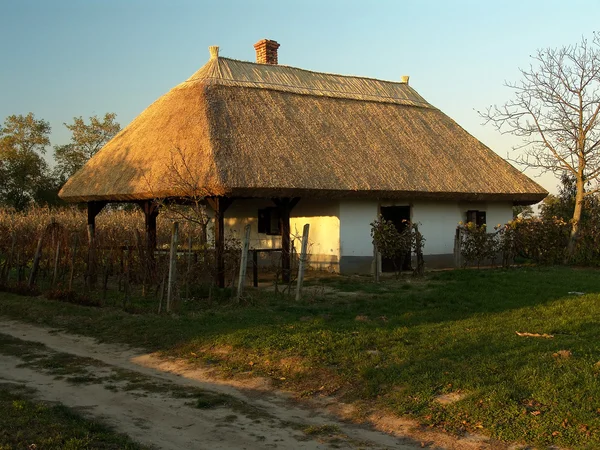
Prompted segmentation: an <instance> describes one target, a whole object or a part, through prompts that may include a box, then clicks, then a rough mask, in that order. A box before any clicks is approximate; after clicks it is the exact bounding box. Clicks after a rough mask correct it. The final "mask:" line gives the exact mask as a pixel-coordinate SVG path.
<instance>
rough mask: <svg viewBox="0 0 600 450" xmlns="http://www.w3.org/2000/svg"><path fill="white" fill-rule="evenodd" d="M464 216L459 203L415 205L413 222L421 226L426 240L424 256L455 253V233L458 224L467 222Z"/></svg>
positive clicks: (417, 203) (420, 229)
mask: <svg viewBox="0 0 600 450" xmlns="http://www.w3.org/2000/svg"><path fill="white" fill-rule="evenodd" d="M466 211H467V210H466V209H465V212H466ZM463 214H464V212H462V211H461V209H460V208H459V205H458V204H457V203H450V202H415V203H414V204H413V208H412V221H413V223H418V224H419V231H420V232H421V234H422V235H423V237H424V238H425V246H424V248H423V254H424V255H441V254H446V253H452V252H453V251H454V233H455V230H456V227H457V226H458V222H460V221H461V220H465V219H464V218H463Z"/></svg>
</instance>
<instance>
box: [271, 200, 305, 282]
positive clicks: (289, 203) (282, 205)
mask: <svg viewBox="0 0 600 450" xmlns="http://www.w3.org/2000/svg"><path fill="white" fill-rule="evenodd" d="M299 201H300V197H293V198H290V197H283V198H274V199H273V203H275V206H277V210H278V211H279V221H280V224H281V280H282V281H283V282H284V283H289V282H290V212H291V211H292V209H293V208H294V206H296V205H297V204H298V202H299Z"/></svg>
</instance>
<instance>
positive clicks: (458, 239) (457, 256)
mask: <svg viewBox="0 0 600 450" xmlns="http://www.w3.org/2000/svg"><path fill="white" fill-rule="evenodd" d="M462 241H463V236H462V229H461V228H460V227H456V233H455V234H454V267H455V268H457V269H460V268H461V267H462V252H461V250H462Z"/></svg>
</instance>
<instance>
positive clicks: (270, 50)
mask: <svg viewBox="0 0 600 450" xmlns="http://www.w3.org/2000/svg"><path fill="white" fill-rule="evenodd" d="M278 48H279V44H278V43H277V42H275V41H271V40H269V39H263V40H262V41H258V42H257V43H256V44H254V49H255V50H256V62H257V63H259V64H277V49H278Z"/></svg>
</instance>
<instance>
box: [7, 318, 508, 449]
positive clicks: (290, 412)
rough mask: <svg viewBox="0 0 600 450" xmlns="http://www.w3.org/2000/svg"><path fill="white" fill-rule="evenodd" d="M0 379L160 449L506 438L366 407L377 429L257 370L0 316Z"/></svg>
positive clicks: (469, 442)
mask: <svg viewBox="0 0 600 450" xmlns="http://www.w3.org/2000/svg"><path fill="white" fill-rule="evenodd" d="M0 382H10V383H17V384H25V385H27V386H28V387H31V388H35V389H36V390H37V392H38V396H39V398H41V399H43V400H47V401H56V402H60V403H63V404H64V405H66V406H69V407H71V408H75V409H77V410H79V411H80V412H83V413H84V414H85V415H87V416H90V417H95V418H98V419H100V420H102V421H103V422H105V423H107V424H109V425H111V426H113V427H114V428H115V429H116V430H117V431H120V432H122V433H125V434H127V435H129V436H131V437H132V438H133V439H134V440H137V441H139V442H140V443H142V444H146V445H152V446H155V447H156V448H160V449H173V450H175V449H177V450H179V449H183V448H190V449H272V448H276V449H325V448H348V449H358V448H369V449H399V450H414V449H417V448H423V447H427V448H444V449H492V448H506V447H504V446H501V447H499V446H498V445H497V444H498V443H493V442H491V441H488V440H487V439H485V438H481V437H474V436H470V437H466V438H455V437H451V436H448V435H444V434H441V433H436V432H434V431H423V430H417V429H415V424H414V423H412V422H410V421H407V420H403V419H390V418H388V417H385V416H383V415H373V416H372V417H371V418H370V419H371V422H372V423H373V424H375V426H376V427H377V428H378V429H379V430H385V431H388V432H389V433H384V432H382V431H377V430H375V429H373V428H372V427H366V426H360V425H355V424H352V423H350V422H348V421H344V420H341V419H340V418H339V417H340V416H343V415H344V410H345V407H344V405H340V404H339V403H337V402H335V401H334V400H333V399H332V401H331V403H330V404H329V405H327V404H322V405H321V407H320V408H315V407H308V406H307V405H305V404H300V403H298V402H296V401H294V400H293V399H292V398H291V396H289V395H286V394H285V393H280V392H277V393H274V392H273V391H272V390H269V384H268V382H267V381H266V380H262V379H260V378H254V379H251V380H249V381H248V380H244V381H235V380H233V381H230V380H222V379H218V378H216V377H214V376H212V375H211V372H210V370H209V369H202V368H200V369H198V368H195V367H194V368H190V367H189V366H188V365H186V364H185V363H183V362H181V361H177V360H171V359H164V358H160V357H159V356H157V355H154V354H144V353H143V352H141V351H136V350H135V349H131V348H126V347H124V346H122V345H112V344H102V343H98V342H96V341H95V340H94V339H92V338H88V337H85V336H78V335H71V334H67V333H64V332H61V331H57V330H51V329H48V328H42V327H38V326H34V325H29V324H24V323H20V322H15V321H9V320H2V319H0ZM332 412H335V413H336V414H337V417H336V416H334V415H333V414H332Z"/></svg>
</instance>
